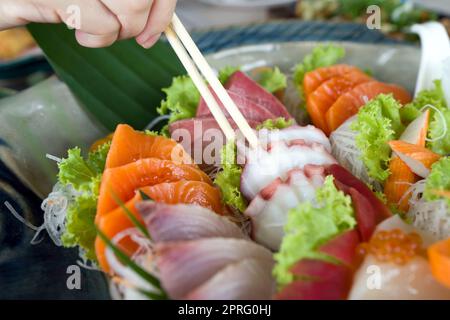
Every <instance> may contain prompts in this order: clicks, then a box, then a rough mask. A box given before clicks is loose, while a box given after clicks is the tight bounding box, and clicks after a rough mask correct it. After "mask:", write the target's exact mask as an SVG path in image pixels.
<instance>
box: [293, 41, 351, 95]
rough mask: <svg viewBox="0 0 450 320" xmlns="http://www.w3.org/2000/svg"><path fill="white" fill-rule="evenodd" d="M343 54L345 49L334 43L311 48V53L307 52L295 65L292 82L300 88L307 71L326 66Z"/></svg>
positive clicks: (336, 60) (335, 61) (339, 58)
mask: <svg viewBox="0 0 450 320" xmlns="http://www.w3.org/2000/svg"><path fill="white" fill-rule="evenodd" d="M344 56H345V49H344V48H343V47H339V46H335V45H331V44H330V45H320V46H317V47H315V48H314V49H313V51H312V53H311V54H308V55H307V56H306V57H305V58H304V59H303V61H302V62H301V63H299V64H298V65H296V66H295V70H294V82H295V83H296V84H297V85H298V86H299V87H300V88H301V87H302V86H301V84H303V78H304V77H305V74H306V73H307V72H309V71H313V70H314V69H317V68H320V67H328V66H331V65H333V64H335V63H337V62H338V61H339V60H341V59H342V58H343V57H344Z"/></svg>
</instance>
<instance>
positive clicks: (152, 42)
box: [140, 33, 161, 49]
mask: <svg viewBox="0 0 450 320" xmlns="http://www.w3.org/2000/svg"><path fill="white" fill-rule="evenodd" d="M160 37H161V33H158V34H155V35H153V36H151V37H150V38H149V39H148V40H147V41H146V42H144V43H142V44H140V45H141V46H142V47H144V48H145V49H149V48H151V47H153V46H154V45H155V43H156V42H158V40H159V38H160Z"/></svg>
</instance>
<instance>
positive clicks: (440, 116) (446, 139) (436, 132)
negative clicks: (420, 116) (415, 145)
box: [427, 108, 450, 156]
mask: <svg viewBox="0 0 450 320" xmlns="http://www.w3.org/2000/svg"><path fill="white" fill-rule="evenodd" d="M449 130H450V109H447V108H445V109H442V110H439V112H434V114H433V115H432V120H431V121H430V128H429V131H428V135H429V138H430V141H428V143H427V146H428V148H430V149H431V150H432V151H433V152H436V153H438V154H440V155H443V156H444V155H448V154H450V133H449Z"/></svg>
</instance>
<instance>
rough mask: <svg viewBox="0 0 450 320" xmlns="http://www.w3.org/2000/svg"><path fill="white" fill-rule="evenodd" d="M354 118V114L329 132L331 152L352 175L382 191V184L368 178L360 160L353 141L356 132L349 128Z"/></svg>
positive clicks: (358, 151) (359, 154)
mask: <svg viewBox="0 0 450 320" xmlns="http://www.w3.org/2000/svg"><path fill="white" fill-rule="evenodd" d="M355 119H356V116H353V117H351V118H350V119H348V120H347V121H346V122H345V123H344V124H342V125H341V126H340V127H339V128H338V129H337V130H335V131H334V132H333V133H332V134H331V136H330V142H331V151H332V154H333V156H334V157H335V158H336V160H337V161H338V162H339V164H340V165H342V166H343V167H345V168H346V169H348V170H350V171H351V173H353V175H354V176H356V177H357V178H359V179H360V180H362V181H364V182H365V183H367V184H370V185H372V186H373V187H374V189H375V190H376V191H382V190H383V186H382V185H381V184H380V183H379V182H377V181H375V180H374V179H372V178H370V176H369V173H368V172H367V169H366V166H365V165H364V163H363V161H362V160H361V151H360V150H359V148H358V147H357V146H356V142H355V141H356V136H357V135H358V133H357V132H356V131H353V130H352V129H351V128H350V127H351V124H352V123H353V121H354V120H355Z"/></svg>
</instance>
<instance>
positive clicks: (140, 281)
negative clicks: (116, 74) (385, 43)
mask: <svg viewBox="0 0 450 320" xmlns="http://www.w3.org/2000/svg"><path fill="white" fill-rule="evenodd" d="M413 31H414V32H416V33H418V34H419V36H420V38H421V54H420V56H421V58H420V59H419V60H421V61H420V65H419V63H418V65H415V66H412V65H411V66H405V67H404V68H415V69H416V70H415V72H414V74H415V75H417V79H409V81H410V82H411V83H414V84H415V89H414V86H412V87H411V86H409V87H408V86H407V85H405V84H404V83H396V82H395V81H392V79H391V77H390V75H389V74H383V73H380V72H379V70H372V69H371V67H372V66H370V65H364V63H361V61H363V60H359V61H358V62H357V63H352V59H349V58H348V56H346V55H347V52H346V49H345V47H344V45H343V44H341V43H321V44H317V45H315V46H314V47H311V50H308V51H309V52H308V53H307V54H304V55H303V54H298V56H297V63H296V64H292V65H290V66H289V68H286V67H285V66H283V67H281V66H279V65H270V64H269V65H256V64H254V65H253V66H252V67H251V68H248V67H243V66H242V65H227V66H225V65H223V66H222V67H221V68H218V67H216V66H215V65H214V63H211V64H212V65H213V67H214V68H215V69H216V70H215V71H217V72H216V73H215V79H214V81H212V80H210V79H208V77H206V76H205V78H206V79H202V81H199V80H198V78H196V76H197V75H198V73H196V72H194V70H193V69H190V65H189V64H188V63H187V62H186V63H184V65H185V67H186V70H187V71H188V75H183V76H179V77H176V78H174V79H173V82H172V84H171V86H170V87H168V88H166V89H164V93H165V94H166V97H165V99H164V100H163V101H162V102H161V104H160V106H159V108H158V113H159V114H160V115H161V116H160V117H158V118H157V119H148V123H149V126H148V127H147V128H145V130H141V129H142V128H133V127H132V126H130V125H129V124H126V123H123V124H119V125H118V126H117V128H116V129H115V131H114V132H112V133H111V134H110V135H108V136H106V137H104V138H103V139H101V140H99V141H92V146H91V148H90V150H81V149H80V148H78V147H77V146H73V148H72V149H69V150H68V152H67V154H66V155H65V157H64V158H63V159H61V160H60V161H59V162H58V167H59V174H58V182H57V183H56V184H55V186H54V188H53V191H52V192H51V193H50V194H49V195H48V197H47V198H46V199H45V200H44V203H43V205H42V208H43V209H44V211H45V212H44V216H45V224H44V228H45V229H46V230H47V231H48V233H49V234H50V237H51V238H52V239H53V240H54V241H55V242H57V243H60V244H62V245H63V246H65V247H70V248H71V247H78V248H79V250H80V257H81V258H82V259H83V261H84V263H85V264H86V266H87V267H89V268H95V269H98V270H101V271H102V272H104V274H105V276H106V277H107V278H108V281H109V283H110V286H111V292H112V295H113V297H115V298H119V299H150V300H160V299H193V300H254V299H263V300H268V299H280V300H285V299H290V300H344V299H351V300H366V299H383V300H386V299H388V300H389V299H406V300H411V299H444V300H445V299H450V157H449V155H450V132H449V130H450V109H449V108H450V44H449V40H448V36H447V33H446V32H445V30H444V28H443V27H442V26H441V25H440V24H438V23H428V24H423V25H416V26H414V27H413ZM168 38H169V39H168V40H169V41H170V40H171V39H170V37H168ZM171 44H172V46H174V44H173V43H171ZM174 48H175V49H176V46H174ZM417 50H418V49H417ZM175 51H176V50H175ZM294 53H295V52H289V55H290V56H292V55H293V54H294ZM177 54H178V56H180V54H179V53H178V52H177ZM242 54H245V53H244V51H243V53H242ZM389 54H390V53H389V52H386V55H382V56H380V60H382V59H389ZM192 56H193V57H194V56H195V55H192ZM180 60H182V59H180ZM405 60H407V57H405ZM182 61H183V60H182ZM418 62H419V61H418ZM394 79H396V78H394ZM219 83H220V86H221V90H215V89H216V88H217V87H218V84H219ZM230 100H231V102H232V103H230ZM230 104H233V108H230V107H229V105H230ZM61 203H64V206H61Z"/></svg>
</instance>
